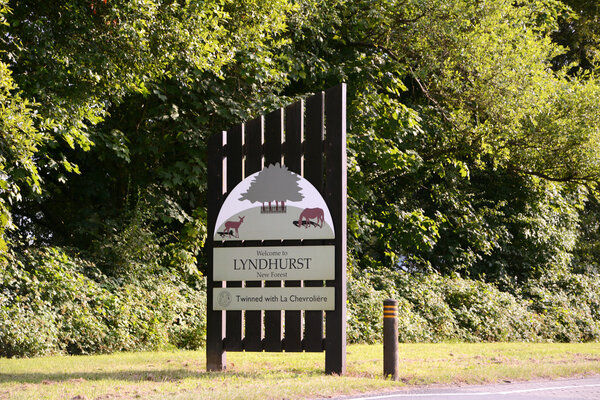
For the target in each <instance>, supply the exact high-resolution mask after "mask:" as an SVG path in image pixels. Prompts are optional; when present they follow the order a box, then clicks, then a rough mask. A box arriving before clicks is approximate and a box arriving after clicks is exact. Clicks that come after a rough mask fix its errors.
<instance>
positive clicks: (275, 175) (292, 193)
mask: <svg viewBox="0 0 600 400" xmlns="http://www.w3.org/2000/svg"><path fill="white" fill-rule="evenodd" d="M298 181H300V177H299V176H298V175H296V174H294V173H293V172H291V171H289V170H288V168H287V167H286V166H284V165H279V163H276V164H271V165H269V166H268V167H267V168H265V169H263V170H262V171H260V172H259V173H258V175H256V177H255V178H254V179H253V180H252V182H251V183H250V187H249V188H248V190H247V191H246V192H245V193H242V195H241V196H240V200H249V201H250V202H251V203H256V202H261V203H263V209H265V206H264V203H265V202H268V203H269V208H268V210H269V211H271V202H272V201H275V211H279V207H278V204H277V203H279V202H280V203H281V211H285V202H286V201H301V200H302V199H303V198H304V195H302V193H300V191H301V188H300V185H298Z"/></svg>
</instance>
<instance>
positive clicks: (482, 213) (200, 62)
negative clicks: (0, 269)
mask: <svg viewBox="0 0 600 400" xmlns="http://www.w3.org/2000/svg"><path fill="white" fill-rule="evenodd" d="M0 9H1V14H0V15H2V20H1V21H0V22H1V23H2V26H1V28H0V29H1V30H2V33H1V35H0V43H2V52H0V104H1V106H2V107H1V109H0V128H1V131H2V136H0V151H1V152H0V237H1V238H3V239H2V240H0V247H1V248H2V251H3V252H5V253H6V252H9V251H12V252H16V253H19V252H22V251H25V249H30V248H38V247H45V246H50V247H52V246H59V247H61V248H64V249H70V250H69V251H70V252H72V253H73V254H77V255H78V256H80V257H83V258H85V259H88V260H92V261H93V262H94V263H95V264H96V265H97V266H98V268H99V269H100V270H101V272H102V273H104V274H106V275H107V276H113V277H119V276H122V275H123V274H138V273H141V272H143V271H157V270H162V269H168V270H173V271H176V273H177V274H179V275H180V276H181V277H183V279H186V280H187V282H188V283H190V282H195V281H196V280H197V279H198V278H199V277H200V276H201V273H202V272H203V270H204V268H205V264H204V261H203V257H204V255H203V252H202V245H203V243H204V239H205V237H206V213H205V206H206V204H205V190H206V142H207V137H208V136H209V135H211V134H212V133H214V132H218V131H220V130H222V129H226V128H227V127H229V126H232V125H234V124H236V123H239V122H240V121H244V120H247V119H250V118H253V117H255V116H256V115H258V114H260V113H265V112H269V111H271V110H272V109H274V108H275V107H278V106H281V105H283V104H287V103H288V102H290V101H292V100H293V99H297V98H301V97H304V96H308V95H309V94H311V93H314V92H316V91H319V90H323V89H325V88H327V87H330V86H333V85H335V84H337V83H339V82H341V81H344V82H347V83H348V88H349V99H348V101H349V112H348V116H349V134H348V156H349V157H348V162H349V165H348V167H349V194H348V195H349V198H348V205H349V210H348V213H349V219H348V220H349V229H350V235H349V236H350V241H351V243H350V246H349V250H350V252H351V260H352V265H351V268H352V271H355V272H356V271H371V270H373V271H375V270H382V269H387V270H407V271H437V272H440V273H442V274H450V273H456V272H458V273H461V274H466V275H470V276H472V277H474V278H481V279H486V280H489V281H492V282H495V283H496V284H498V285H500V286H501V287H504V288H512V287H514V285H520V284H522V283H523V282H526V281H527V280H528V279H538V278H541V277H544V276H547V275H548V274H550V275H552V274H554V273H558V272H568V271H576V272H584V273H595V272H594V271H597V263H598V261H597V257H596V255H597V254H598V248H600V237H599V236H598V232H597V226H598V221H599V218H600V214H599V213H598V211H599V208H598V200H597V199H598V192H597V187H596V184H597V182H598V179H599V178H600V148H599V147H600V81H599V80H598V79H599V77H598V65H599V64H598V63H599V62H600V58H599V56H598V54H599V53H598V49H599V48H600V47H599V46H600V45H599V44H598V43H599V42H598V40H599V37H600V36H599V32H598V19H599V18H600V10H599V8H598V5H597V2H595V1H579V0H564V1H558V0H522V1H519V2H515V1H511V0H493V1H472V0H452V1H446V0H404V1H397V0H375V1H373V0H359V1H343V0H298V1H291V0H289V1H288V0H274V1H268V2H267V1H264V0H241V1H227V0H210V1H200V0H143V1H142V0H136V1H129V0H127V1H125V0H86V1H80V0H68V1H64V0H63V1H43V2H31V1H18V0H13V1H7V0H0ZM5 241H6V242H8V243H9V246H5V245H4V243H5Z"/></svg>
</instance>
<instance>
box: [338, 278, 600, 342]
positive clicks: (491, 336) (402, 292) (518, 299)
mask: <svg viewBox="0 0 600 400" xmlns="http://www.w3.org/2000/svg"><path fill="white" fill-rule="evenodd" d="M598 283H599V282H598V278H597V277H590V276H586V275H580V274H570V273H562V274H557V275H555V276H553V277H550V276H544V277H542V278H540V279H538V280H531V281H530V282H529V283H528V284H527V285H525V286H524V287H522V288H519V289H517V290H516V291H513V292H510V291H501V290H499V289H498V288H497V286H496V285H494V284H491V283H485V282H482V281H476V280H470V279H465V278H461V277H459V276H458V275H454V276H449V277H444V276H441V275H439V274H406V273H403V272H389V271H386V270H381V271H371V272H368V273H365V272H361V273H360V274H359V275H358V276H356V277H353V278H352V279H351V280H350V281H349V283H348V301H349V304H348V309H349V322H348V324H349V330H348V339H349V340H350V341H351V342H367V343H372V342H376V341H380V340H381V338H382V337H381V335H382V331H383V326H382V324H383V320H382V314H383V311H382V310H383V299H385V298H394V299H396V300H398V302H399V304H398V325H399V340H400V341H401V342H422V341H426V342H437V341H444V340H460V341H467V342H480V341H486V342H490V341H550V342H579V341H597V340H598V339H600V330H599V327H600V303H599V301H598V299H599V298H600V296H599V293H598V290H599V289H598V288H599V287H600V286H598Z"/></svg>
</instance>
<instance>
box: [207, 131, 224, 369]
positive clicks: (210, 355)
mask: <svg viewBox="0 0 600 400" xmlns="http://www.w3.org/2000/svg"><path fill="white" fill-rule="evenodd" d="M222 147H223V134H222V133H219V134H216V135H213V136H211V137H210V138H209V139H208V148H209V152H208V182H207V190H208V202H207V203H208V204H207V214H208V221H207V229H208V235H209V239H208V240H207V241H206V243H207V244H206V251H207V253H208V268H207V271H206V276H207V279H208V285H207V289H208V293H207V311H206V313H207V317H206V369H207V370H208V371H222V370H224V369H225V366H226V357H225V351H224V347H223V339H224V334H225V324H224V322H225V319H224V318H223V314H224V313H223V311H213V302H214V299H213V290H212V289H213V287H222V282H213V268H212V266H213V240H212V235H213V232H214V229H215V223H216V220H217V214H218V212H219V207H220V205H221V201H222V197H223V195H222V194H223V155H222Z"/></svg>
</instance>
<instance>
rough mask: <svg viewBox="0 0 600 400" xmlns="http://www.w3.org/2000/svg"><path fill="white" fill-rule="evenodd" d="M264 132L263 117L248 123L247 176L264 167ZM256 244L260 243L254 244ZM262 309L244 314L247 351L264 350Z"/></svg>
mask: <svg viewBox="0 0 600 400" xmlns="http://www.w3.org/2000/svg"><path fill="white" fill-rule="evenodd" d="M262 134H263V119H262V117H259V118H256V119H253V120H252V121H249V122H248V123H246V127H245V143H244V146H245V154H246V161H245V168H244V170H245V175H246V176H245V177H248V176H250V175H252V174H254V173H255V172H258V171H260V170H261V169H262ZM252 245H254V246H256V245H259V244H258V243H256V244H254V243H253V244H252ZM245 286H246V287H261V286H262V282H261V281H246V284H245ZM262 315H263V312H262V311H246V312H245V315H244V317H245V318H244V329H245V337H244V350H246V351H262V349H263V346H262V337H263V324H262Z"/></svg>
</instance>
